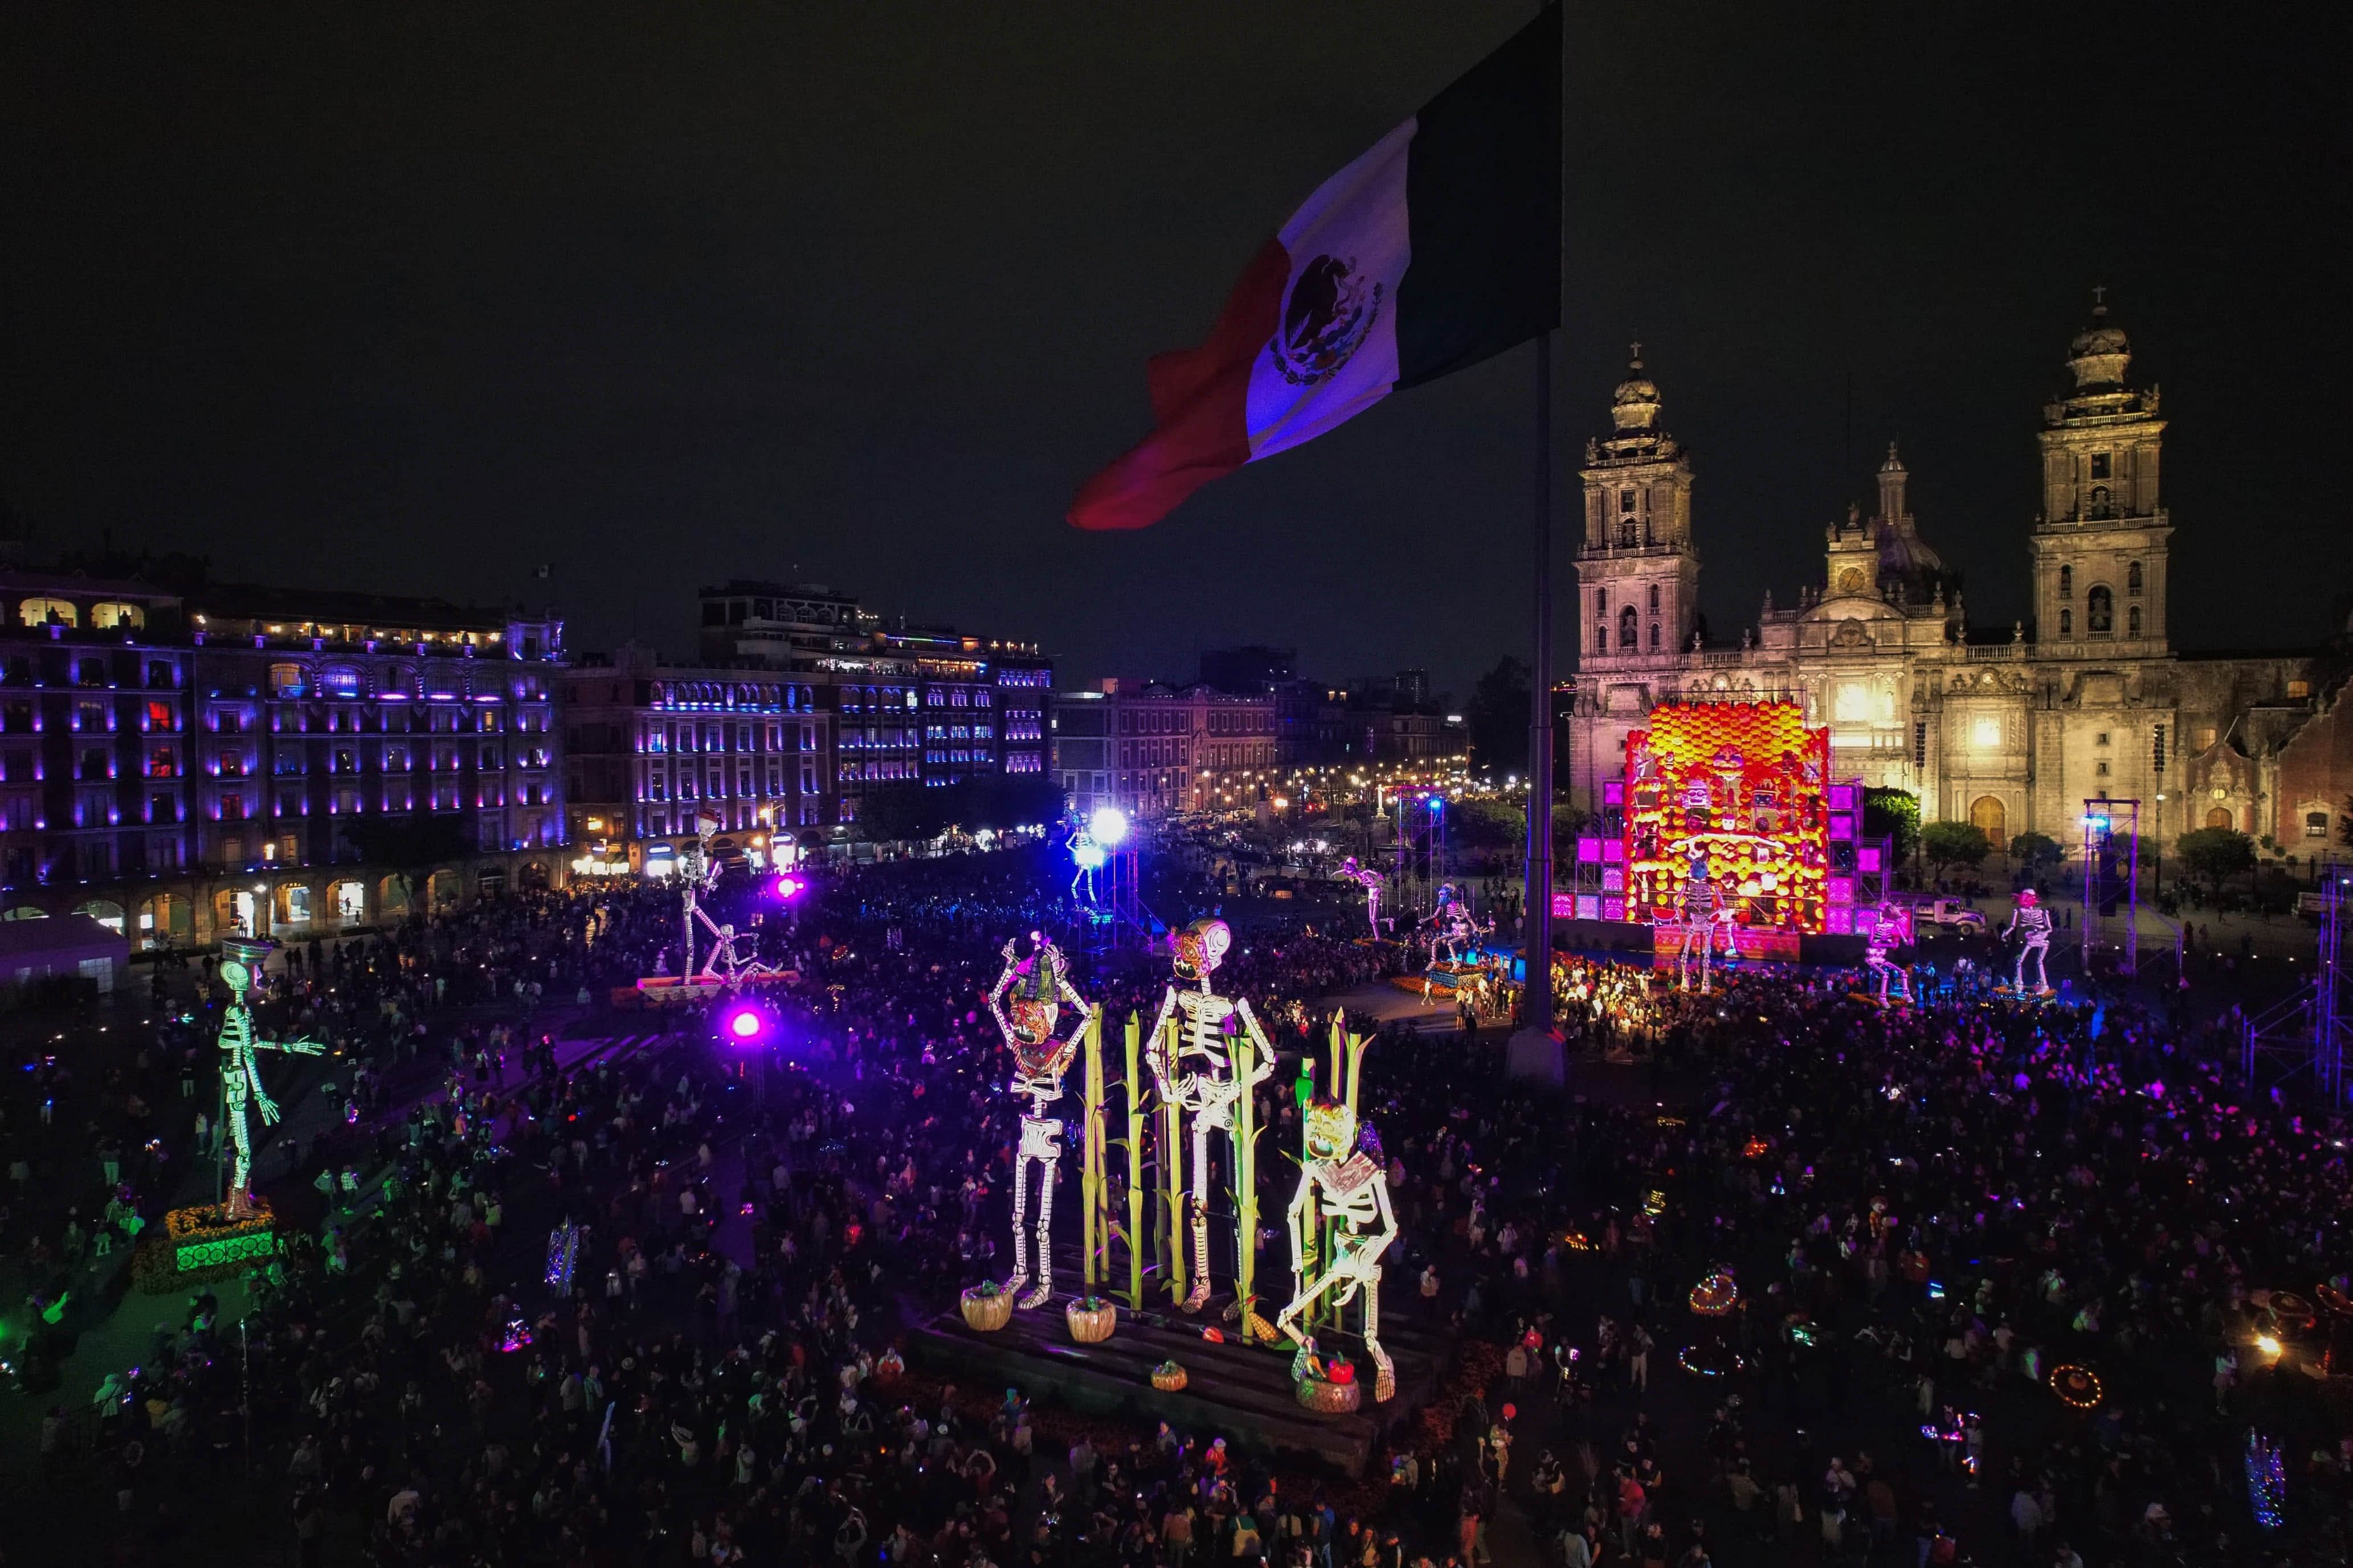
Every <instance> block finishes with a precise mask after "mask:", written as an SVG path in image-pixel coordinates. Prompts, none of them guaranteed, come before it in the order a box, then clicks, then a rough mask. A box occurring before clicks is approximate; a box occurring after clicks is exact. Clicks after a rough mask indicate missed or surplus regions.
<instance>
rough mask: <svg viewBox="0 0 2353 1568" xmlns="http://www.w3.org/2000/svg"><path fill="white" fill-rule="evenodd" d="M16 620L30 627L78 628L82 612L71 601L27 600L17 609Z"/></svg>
mask: <svg viewBox="0 0 2353 1568" xmlns="http://www.w3.org/2000/svg"><path fill="white" fill-rule="evenodd" d="M16 619H17V620H18V621H20V622H22V623H23V624H24V625H26V626H79V625H81V612H80V611H79V610H77V609H75V608H74V607H73V602H72V601H71V600H69V599H27V600H26V601H25V602H24V604H22V605H19V606H18V607H17V610H16Z"/></svg>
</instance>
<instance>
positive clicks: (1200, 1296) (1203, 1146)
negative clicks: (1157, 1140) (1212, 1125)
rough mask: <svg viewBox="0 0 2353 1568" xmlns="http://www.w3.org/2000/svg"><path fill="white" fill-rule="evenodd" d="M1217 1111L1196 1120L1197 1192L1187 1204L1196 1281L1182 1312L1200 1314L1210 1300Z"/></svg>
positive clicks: (1194, 1161)
mask: <svg viewBox="0 0 2353 1568" xmlns="http://www.w3.org/2000/svg"><path fill="white" fill-rule="evenodd" d="M1214 1115H1215V1112H1214V1111H1209V1110H1204V1111H1202V1112H1200V1113H1199V1114H1198V1115H1196V1116H1195V1117H1194V1118H1193V1191H1192V1194H1191V1196H1190V1197H1188V1198H1187V1200H1186V1206H1187V1211H1188V1213H1187V1218H1188V1219H1189V1220H1190V1221H1191V1223H1192V1226H1193V1280H1192V1286H1191V1288H1190V1289H1187V1291H1186V1292H1185V1300H1184V1302H1183V1303H1182V1304H1181V1305H1180V1306H1179V1308H1178V1310H1180V1311H1186V1312H1198V1311H1199V1310H1201V1309H1202V1308H1203V1307H1204V1306H1207V1305H1208V1300H1209V1122H1210V1120H1211V1118H1212V1117H1213V1116H1214Z"/></svg>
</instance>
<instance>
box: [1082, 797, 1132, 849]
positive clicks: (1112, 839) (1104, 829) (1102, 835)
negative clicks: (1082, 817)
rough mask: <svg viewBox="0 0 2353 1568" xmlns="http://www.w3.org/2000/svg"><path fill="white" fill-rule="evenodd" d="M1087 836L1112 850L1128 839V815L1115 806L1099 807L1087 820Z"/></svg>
mask: <svg viewBox="0 0 2353 1568" xmlns="http://www.w3.org/2000/svg"><path fill="white" fill-rule="evenodd" d="M1087 836H1088V837H1091V838H1092V839H1093V840H1094V841H1095V842H1096V843H1098V844H1100V845H1102V846H1103V847H1105V848H1110V847H1112V846H1113V845H1115V844H1117V843H1118V842H1119V841H1120V840H1121V839H1123V838H1124V837H1127V813H1125V812H1124V811H1122V810H1120V808H1119V807H1117V806H1115V805H1099V806H1097V807H1095V809H1094V815H1093V816H1090V817H1088V818H1087Z"/></svg>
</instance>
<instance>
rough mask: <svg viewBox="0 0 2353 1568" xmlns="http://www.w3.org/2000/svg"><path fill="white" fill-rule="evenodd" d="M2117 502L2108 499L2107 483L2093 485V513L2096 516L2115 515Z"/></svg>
mask: <svg viewBox="0 0 2353 1568" xmlns="http://www.w3.org/2000/svg"><path fill="white" fill-rule="evenodd" d="M2092 515H2093V516H2094V517H2113V516H2115V515H2116V503H2115V502H2113V501H2111V500H2109V499H2108V487H2107V486H2105V485H2094V486H2093V487H2092Z"/></svg>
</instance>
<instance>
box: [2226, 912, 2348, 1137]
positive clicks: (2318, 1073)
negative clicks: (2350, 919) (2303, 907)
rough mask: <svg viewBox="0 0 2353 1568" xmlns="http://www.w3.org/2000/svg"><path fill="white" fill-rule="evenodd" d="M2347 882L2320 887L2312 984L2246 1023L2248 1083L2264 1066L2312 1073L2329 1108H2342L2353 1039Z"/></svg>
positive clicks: (2244, 1068) (2289, 1074)
mask: <svg viewBox="0 0 2353 1568" xmlns="http://www.w3.org/2000/svg"><path fill="white" fill-rule="evenodd" d="M2345 917H2346V908H2345V879H2344V878H2343V877H2341V876H2333V877H2330V878H2329V879H2327V881H2325V882H2323V883H2322V884H2321V885H2320V942H2319V946H2320V952H2319V960H2320V962H2319V963H2317V964H2316V965H2315V966H2314V967H2315V970H2316V973H2314V975H2313V977H2312V984H2309V985H2306V986H2303V987H2301V988H2299V989H2298V990H2296V991H2295V993H2294V994H2291V995H2289V996H2288V997H2286V998H2285V999H2284V1000H2283V1001H2281V1002H2279V1003H2277V1004H2276V1005H2274V1006H2272V1007H2270V1008H2269V1009H2267V1010H2265V1011H2263V1012H2262V1013H2258V1014H2257V1015H2255V1016H2253V1017H2252V1018H2250V1019H2248V1020H2247V1024H2246V1035H2245V1038H2244V1042H2243V1044H2244V1056H2243V1060H2242V1064H2241V1067H2242V1071H2243V1072H2244V1073H2245V1074H2246V1078H2247V1081H2248V1082H2249V1083H2250V1084H2252V1083H2253V1082H2254V1081H2255V1071H2256V1068H2257V1067H2258V1065H2259V1064H2260V1063H2262V1062H2263V1061H2265V1060H2270V1061H2274V1062H2280V1063H2284V1064H2286V1065H2285V1067H2284V1070H2283V1071H2282V1074H2281V1076H2282V1077H2283V1078H2293V1077H2295V1075H2296V1074H2297V1073H2298V1072H2301V1071H2304V1070H2307V1069H2308V1070H2309V1071H2310V1072H2311V1073H2312V1075H2313V1077H2314V1078H2315V1079H2316V1080H2317V1081H2318V1082H2319V1085H2320V1091H2321V1093H2322V1094H2324V1095H2326V1096H2327V1100H2328V1103H2329V1104H2330V1105H2332V1106H2335V1105H2341V1104H2342V1103H2344V1100H2345V1091H2346V1082H2345V1058H2346V1055H2347V1052H2346V1047H2347V1045H2348V1037H2353V1027H2348V1025H2347V1024H2346V1021H2345V1012H2346V1009H2345V998H2344V990H2343V986H2344V973H2343V967H2342V965H2343V957H2344V945H2345Z"/></svg>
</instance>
